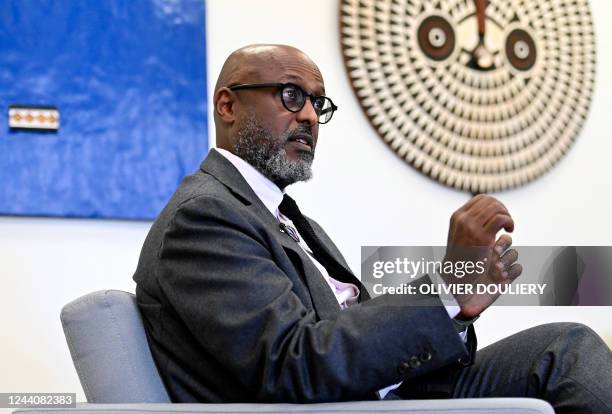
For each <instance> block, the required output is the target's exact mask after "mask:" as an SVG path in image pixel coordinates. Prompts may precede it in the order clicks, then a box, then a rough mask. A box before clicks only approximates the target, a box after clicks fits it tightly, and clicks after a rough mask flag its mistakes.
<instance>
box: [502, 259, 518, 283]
mask: <svg viewBox="0 0 612 414" xmlns="http://www.w3.org/2000/svg"><path fill="white" fill-rule="evenodd" d="M521 273H523V265H521V264H520V263H514V264H513V265H512V266H510V268H509V269H508V270H506V271H505V272H503V273H502V277H504V279H506V280H507V281H508V283H510V282H512V281H513V280H514V279H516V278H517V277H519V276H520V275H521Z"/></svg>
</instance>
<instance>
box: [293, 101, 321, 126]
mask: <svg viewBox="0 0 612 414" xmlns="http://www.w3.org/2000/svg"><path fill="white" fill-rule="evenodd" d="M297 121H298V122H299V123H302V122H308V124H309V125H310V126H311V127H314V126H315V125H317V124H318V123H319V117H318V116H317V113H316V112H315V109H314V106H313V105H312V100H310V99H309V98H306V102H305V103H304V106H303V107H302V109H301V110H300V111H299V112H298V113H297Z"/></svg>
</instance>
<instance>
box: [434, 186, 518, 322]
mask: <svg viewBox="0 0 612 414" xmlns="http://www.w3.org/2000/svg"><path fill="white" fill-rule="evenodd" d="M502 229H504V230H506V231H507V232H512V231H513V230H514V220H513V219H512V217H511V216H510V213H508V210H507V209H506V207H505V206H504V205H503V204H502V203H501V202H500V201H499V200H497V199H495V198H494V197H491V196H488V195H482V194H481V195H478V196H476V197H474V198H472V199H471V200H470V201H468V202H467V203H466V204H465V205H463V206H462V207H461V208H459V209H458V210H457V211H455V213H453V215H452V216H451V220H450V226H449V231H448V243H447V250H446V258H445V262H447V261H450V262H452V263H459V262H470V261H471V262H473V263H477V262H483V263H484V269H485V270H484V272H476V273H474V274H472V275H468V276H465V277H457V276H456V275H455V274H452V273H450V272H442V274H441V276H442V277H443V279H444V281H445V282H446V284H449V285H452V284H455V285H457V284H463V285H465V287H468V286H472V288H471V289H470V288H468V289H459V290H458V291H460V293H457V294H455V298H456V299H457V302H458V303H459V306H460V308H461V312H460V315H459V316H460V317H461V318H466V319H469V318H473V317H474V316H477V315H479V314H480V313H481V312H482V311H483V310H485V309H486V308H488V307H489V306H490V305H491V304H492V303H493V302H494V301H495V300H496V299H497V298H498V297H499V294H498V293H491V294H488V293H487V294H478V293H477V289H476V286H477V285H479V284H484V285H490V284H508V283H512V281H513V280H514V279H516V278H517V277H518V276H520V274H521V273H522V271H523V268H522V266H521V265H520V264H519V263H518V262H517V259H518V252H517V251H516V250H515V249H511V248H510V247H511V246H512V238H511V237H510V236H509V235H507V234H504V235H502V236H501V237H499V238H498V239H496V237H497V233H498V232H499V231H500V230H502Z"/></svg>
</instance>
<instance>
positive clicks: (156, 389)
mask: <svg viewBox="0 0 612 414" xmlns="http://www.w3.org/2000/svg"><path fill="white" fill-rule="evenodd" d="M61 320H62V324H63V327H64V333H65V334H66V340H67V342H68V347H69V348H70V354H71V355H72V360H73V361H74V366H75V368H76V370H77V373H78V375H79V379H80V381H81V385H82V386H83V390H84V391H85V396H86V397H87V401H88V403H84V404H77V408H72V409H56V410H50V409H44V410H43V409H22V410H18V412H20V413H48V412H50V411H55V412H66V413H92V414H93V413H95V414H100V413H121V414H129V413H135V414H136V413H138V414H141V413H158V412H173V413H175V412H176V413H214V412H218V413H287V412H291V413H297V412H299V413H306V412H309V413H339V412H344V413H354V412H359V413H370V412H372V413H374V412H376V413H385V412H388V413H410V414H417V413H426V414H464V413H504V414H513V413H516V414H525V413H527V414H545V413H546V414H554V411H553V409H552V407H551V406H550V405H549V404H547V403H546V402H544V401H541V400H536V399H529V398H485V399H461V400H416V401H357V402H342V403H325V404H308V405H300V404H172V403H171V402H170V398H169V397H168V394H167V392H166V390H165V388H164V385H163V383H162V381H161V378H160V376H159V373H158V371H157V368H156V367H155V363H154V361H153V358H152V356H151V352H150V350H149V347H148V344H147V338H146V335H145V331H144V328H143V325H142V319H141V317H140V313H139V311H138V307H137V305H136V302H135V297H134V295H132V294H130V293H126V292H121V291H116V290H104V291H99V292H94V293H91V294H89V295H85V296H83V297H81V298H79V299H76V300H75V301H73V302H71V303H69V304H68V305H66V306H65V307H64V309H63V310H62V313H61Z"/></svg>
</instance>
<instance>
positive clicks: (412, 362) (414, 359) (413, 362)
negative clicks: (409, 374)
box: [410, 356, 421, 368]
mask: <svg viewBox="0 0 612 414" xmlns="http://www.w3.org/2000/svg"><path fill="white" fill-rule="evenodd" d="M410 366H411V367H412V368H418V367H420V366H421V361H419V359H418V358H417V357H415V356H413V357H410Z"/></svg>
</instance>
